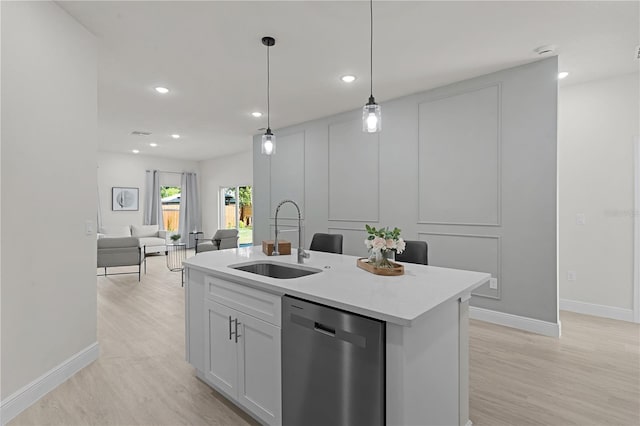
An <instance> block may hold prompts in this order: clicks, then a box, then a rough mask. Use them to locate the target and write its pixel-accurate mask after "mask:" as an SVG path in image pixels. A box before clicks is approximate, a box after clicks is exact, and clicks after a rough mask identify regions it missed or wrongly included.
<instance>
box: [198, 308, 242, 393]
mask: <svg viewBox="0 0 640 426" xmlns="http://www.w3.org/2000/svg"><path fill="white" fill-rule="evenodd" d="M229 317H231V320H230V319H229ZM237 317H238V312H237V311H235V310H233V309H231V308H228V307H226V306H224V305H221V304H219V303H216V302H213V301H211V300H207V301H205V321H206V323H205V367H206V370H205V376H206V378H207V379H208V380H210V381H211V382H213V383H214V384H215V385H216V386H218V387H219V388H220V389H221V390H223V391H224V392H226V393H227V394H229V396H231V397H233V398H237V396H238V390H237V384H238V373H237V372H238V355H237V345H236V342H235V336H231V337H230V330H231V331H235V323H234V322H233V320H235V319H236V318H237Z"/></svg>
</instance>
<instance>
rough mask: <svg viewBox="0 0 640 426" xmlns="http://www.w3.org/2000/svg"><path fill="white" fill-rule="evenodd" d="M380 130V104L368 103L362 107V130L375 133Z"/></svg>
mask: <svg viewBox="0 0 640 426" xmlns="http://www.w3.org/2000/svg"><path fill="white" fill-rule="evenodd" d="M381 130H382V111H381V110H380V105H378V104H376V103H368V104H366V105H365V106H364V107H362V131H363V132H367V133H377V132H379V131H381Z"/></svg>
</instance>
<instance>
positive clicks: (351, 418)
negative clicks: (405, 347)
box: [282, 296, 386, 426]
mask: <svg viewBox="0 0 640 426" xmlns="http://www.w3.org/2000/svg"><path fill="white" fill-rule="evenodd" d="M385 343H386V342H385V323H384V322H382V321H378V320H375V319H371V318H367V317H363V316H360V315H357V314H353V313H349V312H344V311H341V310H338V309H334V308H329V307H326V306H323V305H319V304H316V303H311V302H308V301H305V300H301V299H297V298H294V297H290V296H284V297H283V298H282V423H283V425H285V426H314V425H317V426H341V425H344V426H347V425H349V426H353V425H363V426H364V425H366V426H375V425H384V424H385Z"/></svg>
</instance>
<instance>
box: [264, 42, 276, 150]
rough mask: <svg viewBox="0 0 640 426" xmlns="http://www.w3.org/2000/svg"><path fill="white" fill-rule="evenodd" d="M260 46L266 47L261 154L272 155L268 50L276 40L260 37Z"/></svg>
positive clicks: (272, 135) (272, 138) (273, 143)
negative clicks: (265, 81)
mask: <svg viewBox="0 0 640 426" xmlns="http://www.w3.org/2000/svg"><path fill="white" fill-rule="evenodd" d="M262 44H264V45H265V46H267V131H266V132H265V133H264V135H262V153H263V154H265V155H273V154H275V153H276V135H274V134H273V133H271V109H270V107H271V105H270V99H269V98H270V96H269V95H270V93H269V91H270V83H271V81H270V69H269V48H270V47H271V46H273V45H275V44H276V39H274V38H273V37H269V36H267V37H262Z"/></svg>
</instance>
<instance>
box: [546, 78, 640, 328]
mask: <svg viewBox="0 0 640 426" xmlns="http://www.w3.org/2000/svg"><path fill="white" fill-rule="evenodd" d="M638 79H639V74H637V73H634V74H628V75H623V76H617V77H613V78H608V79H605V80H598V81H592V82H588V83H584V84H576V85H571V86H565V87H563V88H562V89H561V90H560V97H559V138H558V140H559V143H558V168H559V180H558V183H559V229H560V232H559V239H560V246H559V247H560V249H559V265H560V268H559V270H560V280H559V282H560V298H561V301H562V303H561V307H562V308H569V309H571V310H578V311H580V310H582V311H585V310H586V311H585V313H593V314H598V313H599V312H600V313H601V314H603V315H605V316H614V317H619V318H621V319H631V317H632V316H631V315H632V312H631V309H632V306H633V302H632V301H633V216H634V215H633V212H634V193H633V191H634V187H633V179H634V160H633V157H634V147H633V143H634V137H637V136H638V135H639V134H640V130H639V121H640V118H639V117H640V110H639V107H638V104H639V84H638ZM578 214H583V215H584V217H585V219H586V222H585V224H584V225H579V224H578V223H577V215H578ZM568 271H575V273H576V280H575V281H569V280H568ZM592 305H593V306H592ZM610 308H613V309H610Z"/></svg>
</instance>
